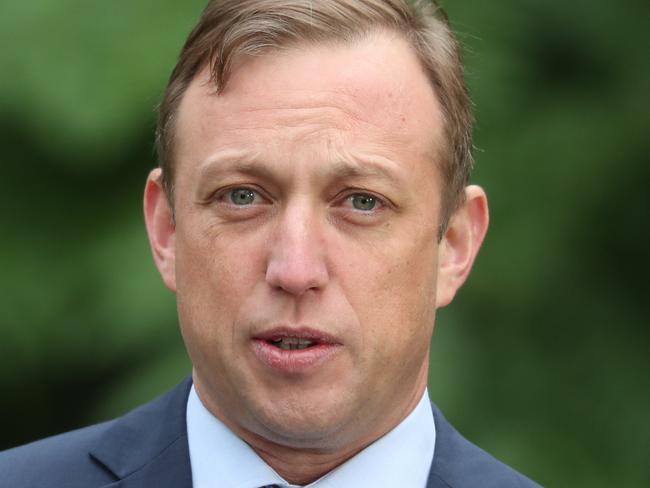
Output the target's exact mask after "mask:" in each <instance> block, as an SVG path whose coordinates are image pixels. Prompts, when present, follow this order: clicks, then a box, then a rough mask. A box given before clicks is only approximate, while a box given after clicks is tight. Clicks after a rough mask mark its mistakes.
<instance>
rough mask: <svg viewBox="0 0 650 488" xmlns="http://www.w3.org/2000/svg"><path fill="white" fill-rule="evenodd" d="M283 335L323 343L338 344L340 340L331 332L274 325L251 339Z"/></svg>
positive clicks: (273, 339)
mask: <svg viewBox="0 0 650 488" xmlns="http://www.w3.org/2000/svg"><path fill="white" fill-rule="evenodd" d="M285 337H295V338H297V339H306V340H308V341H313V342H318V343H325V344H340V343H341V341H340V340H339V339H337V338H336V337H334V336H333V335H331V334H327V333H326V332H323V331H320V330H316V329H312V328H310V327H297V328H292V327H275V328H273V329H268V330H265V331H264V332H261V333H259V334H255V335H254V336H253V339H258V340H262V341H277V340H279V339H283V338H285Z"/></svg>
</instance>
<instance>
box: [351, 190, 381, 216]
mask: <svg viewBox="0 0 650 488" xmlns="http://www.w3.org/2000/svg"><path fill="white" fill-rule="evenodd" d="M348 198H349V199H350V202H351V203H352V206H353V207H354V208H355V209H356V210H361V211H363V212H369V211H371V210H373V209H374V208H375V206H376V205H377V199H376V198H375V197H373V196H372V195H368V194H367V193H355V194H354V195H350V196H349V197H348Z"/></svg>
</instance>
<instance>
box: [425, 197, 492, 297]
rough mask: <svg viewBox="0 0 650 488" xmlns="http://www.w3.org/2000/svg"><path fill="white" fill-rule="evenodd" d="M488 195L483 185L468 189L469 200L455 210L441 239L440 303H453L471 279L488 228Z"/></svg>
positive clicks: (437, 294)
mask: <svg viewBox="0 0 650 488" xmlns="http://www.w3.org/2000/svg"><path fill="white" fill-rule="evenodd" d="M488 222H489V212H488V205H487V197H486V195H485V192H484V191H483V189H482V188H481V187H479V186H475V185H471V186H468V187H467V188H466V189H465V203H464V204H463V205H462V206H461V207H460V208H459V209H458V210H457V211H456V212H455V213H454V215H453V216H452V218H451V219H450V222H449V225H448V226H447V229H446V231H445V234H444V236H443V238H442V241H441V242H440V249H439V252H438V283H437V291H436V307H438V308H439V307H444V306H446V305H448V304H449V303H451V301H452V300H453V298H454V295H455V294H456V291H458V289H459V288H460V287H461V286H462V284H463V283H464V282H465V280H466V279H467V276H468V275H469V272H470V270H471V269H472V265H473V264H474V259H475V258H476V255H477V254H478V251H479V249H480V247H481V244H482V243H483V238H484V237H485V234H486V232H487V227H488Z"/></svg>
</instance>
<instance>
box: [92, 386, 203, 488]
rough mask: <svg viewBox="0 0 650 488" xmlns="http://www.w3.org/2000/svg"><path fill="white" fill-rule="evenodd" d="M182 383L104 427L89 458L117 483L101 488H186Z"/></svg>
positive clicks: (188, 477) (187, 464) (184, 392)
mask: <svg viewBox="0 0 650 488" xmlns="http://www.w3.org/2000/svg"><path fill="white" fill-rule="evenodd" d="M191 386H192V381H191V378H189V377H188V378H186V379H185V380H184V381H183V382H182V383H181V384H180V385H178V386H177V387H176V388H174V389H173V390H171V391H170V392H168V393H166V394H164V395H162V396H160V397H158V398H157V399H155V400H154V401H152V402H151V403H148V404H146V405H143V406H142V407H140V408H137V409H136V410H133V411H132V412H129V413H128V414H126V415H125V416H123V417H120V418H118V419H116V420H114V421H113V422H110V423H108V424H107V425H106V430H105V432H104V433H103V434H102V436H101V438H100V442H99V443H98V445H97V447H95V448H94V449H91V450H90V456H91V457H92V458H93V459H94V460H95V461H96V462H97V463H98V464H100V465H101V466H103V467H104V468H105V469H106V470H108V471H109V472H111V473H112V474H113V475H114V476H115V478H116V479H117V480H118V481H115V482H114V483H111V484H109V485H107V486H106V488H118V487H119V488H136V487H150V486H155V487H157V488H167V487H169V488H171V487H174V488H191V487H192V471H191V467H190V456H189V447H188V444H187V427H186V422H185V411H186V405H187V396H188V394H189V391H190V387H191Z"/></svg>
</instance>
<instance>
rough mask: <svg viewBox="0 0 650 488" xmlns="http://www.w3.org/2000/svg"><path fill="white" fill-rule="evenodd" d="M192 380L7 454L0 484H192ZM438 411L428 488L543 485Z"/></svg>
mask: <svg viewBox="0 0 650 488" xmlns="http://www.w3.org/2000/svg"><path fill="white" fill-rule="evenodd" d="M191 385H192V382H191V379H190V378H188V379H186V380H185V381H183V382H182V383H181V384H180V385H178V386H177V387H176V388H174V389H173V390H171V391H169V392H168V393H166V394H164V395H162V396H160V397H158V398H157V399H155V400H153V401H152V402H151V403H148V404H146V405H143V406H141V407H139V408H137V409H135V410H133V411H131V412H129V413H127V414H126V415H124V416H123V417H120V418H117V419H115V420H111V421H109V422H105V423H102V424H97V425H93V426H91V427H86V428H84V429H80V430H76V431H72V432H68V433H65V434H61V435H58V436H55V437H50V438H48V439H43V440H40V441H36V442H34V443H31V444H27V445H25V446H21V447H17V448H14V449H10V450H8V451H4V452H1V453H0V487H1V488H27V487H29V488H145V487H146V488H149V487H150V488H191V487H192V472H191V468H190V457H189V448H188V444H187V429H186V425H185V410H186V406H187V397H188V394H189V391H190V387H191ZM433 415H434V418H435V424H436V445H435V455H434V458H433V463H432V465H431V472H430V474H429V481H428V483H427V488H479V487H480V488H510V487H513V488H514V487H521V488H523V487H536V486H539V485H537V484H535V483H534V482H532V481H530V480H529V479H527V478H525V477H524V476H522V475H520V474H519V473H517V472H515V471H514V470H512V469H511V468H509V467H507V466H506V465H504V464H502V463H501V462H499V461H497V460H496V459H494V458H493V457H491V456H490V455H489V454H487V453H486V452H485V451H483V450H481V449H479V448H478V447H476V446H474V445H473V444H471V443H470V442H469V441H467V440H466V439H464V438H463V437H462V436H461V435H460V434H459V433H458V432H457V431H456V430H455V429H454V428H453V427H452V426H451V425H450V424H449V422H447V421H446V420H445V418H444V417H443V416H442V414H441V413H440V411H439V410H438V409H437V408H436V407H435V406H434V407H433ZM234 469H237V468H234ZM373 488H377V487H373ZM405 488H408V487H405Z"/></svg>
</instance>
